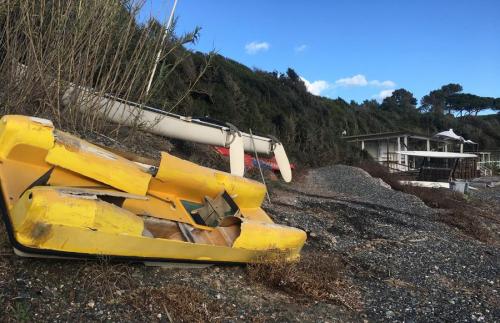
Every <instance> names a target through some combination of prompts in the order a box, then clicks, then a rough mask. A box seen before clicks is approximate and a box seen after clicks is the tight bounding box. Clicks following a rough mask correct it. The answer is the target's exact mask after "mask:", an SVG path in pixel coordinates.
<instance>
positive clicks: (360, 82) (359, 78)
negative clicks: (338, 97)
mask: <svg viewBox="0 0 500 323" xmlns="http://www.w3.org/2000/svg"><path fill="white" fill-rule="evenodd" d="M335 84H336V85H338V86H367V85H368V81H367V80H366V77H365V76H364V75H363V74H357V75H354V76H352V77H346V78H341V79H338V80H336V81H335Z"/></svg>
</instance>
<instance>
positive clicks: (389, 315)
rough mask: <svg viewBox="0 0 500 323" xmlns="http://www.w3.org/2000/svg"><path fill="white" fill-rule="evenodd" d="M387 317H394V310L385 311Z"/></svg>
mask: <svg viewBox="0 0 500 323" xmlns="http://www.w3.org/2000/svg"><path fill="white" fill-rule="evenodd" d="M385 317H387V318H388V319H390V318H393V317H394V312H393V311H390V310H389V311H387V312H385Z"/></svg>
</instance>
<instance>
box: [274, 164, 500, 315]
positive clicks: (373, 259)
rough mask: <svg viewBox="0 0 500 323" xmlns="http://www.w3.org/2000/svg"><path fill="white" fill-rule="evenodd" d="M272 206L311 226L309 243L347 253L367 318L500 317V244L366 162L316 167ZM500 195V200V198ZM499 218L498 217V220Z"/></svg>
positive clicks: (284, 217) (281, 216)
mask: <svg viewBox="0 0 500 323" xmlns="http://www.w3.org/2000/svg"><path fill="white" fill-rule="evenodd" d="M274 201H275V203H274V205H273V206H272V207H270V208H269V209H268V211H269V212H270V213H271V214H273V216H275V217H276V218H277V220H278V222H281V221H283V222H285V223H287V224H289V225H292V226H297V227H301V228H303V229H304V230H306V231H307V232H308V233H309V241H308V243H307V247H306V249H307V248H310V249H311V250H331V251H332V252H336V253H341V254H342V255H344V257H345V259H346V261H347V262H348V263H349V264H350V266H351V269H352V271H351V275H352V277H351V278H352V279H353V281H354V282H355V285H356V288H357V289H359V290H361V291H362V294H363V297H364V304H365V308H364V311H363V313H361V314H360V318H364V317H367V318H369V319H372V320H377V321H386V320H389V321H393V320H394V321H410V322H411V321H434V320H438V321H439V320H441V321H495V320H496V319H498V317H500V311H499V308H500V297H499V294H498V293H499V277H500V275H499V268H500V266H499V265H500V252H499V249H498V244H494V245H491V244H484V243H481V242H479V241H477V240H474V239H472V238H470V237H468V236H465V235H463V234H462V233H461V232H460V231H458V230H457V229H456V228H453V227H449V226H447V225H445V224H443V223H441V222H440V221H437V219H438V218H439V212H440V211H438V210H435V209H431V208H429V207H427V206H426V205H425V204H424V203H423V202H422V201H420V200H419V199H418V198H417V197H415V196H413V195H408V194H405V193H401V192H397V191H394V190H392V189H388V188H386V187H384V186H382V185H380V182H379V180H378V179H374V178H371V177H369V175H368V176H367V174H366V173H365V172H364V171H363V170H361V169H358V168H354V167H349V166H343V165H336V166H332V167H324V168H319V169H315V170H312V171H310V172H309V173H308V175H307V176H306V178H305V180H304V181H303V182H302V183H300V184H299V185H296V186H295V187H293V188H288V189H286V192H275V195H274ZM499 202H500V200H497V201H496V203H497V204H498V203H499ZM498 220H499V219H497V221H498Z"/></svg>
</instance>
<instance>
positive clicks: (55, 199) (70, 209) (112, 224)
mask: <svg viewBox="0 0 500 323" xmlns="http://www.w3.org/2000/svg"><path fill="white" fill-rule="evenodd" d="M11 213H12V220H13V225H14V227H15V228H16V229H15V231H16V235H17V238H18V240H19V242H21V243H22V244H24V245H26V246H39V247H41V248H43V245H44V244H45V243H46V242H47V240H50V239H51V238H49V237H53V235H52V233H51V232H50V231H51V229H50V228H47V229H46V231H47V232H44V233H43V234H40V232H35V231H36V230H37V228H38V227H40V226H42V227H43V225H44V224H45V225H49V226H61V227H72V228H78V229H81V230H91V231H92V230H97V231H100V232H103V233H108V234H125V235H136V236H140V235H141V234H142V232H143V230H144V223H143V221H142V220H141V219H140V218H139V217H138V216H136V215H135V214H133V213H131V212H128V211H126V210H124V209H122V208H119V207H117V206H115V205H113V204H109V203H106V202H103V201H101V200H98V199H95V198H82V197H75V196H73V195H70V194H64V193H61V192H59V190H58V188H53V187H37V188H33V189H31V190H29V191H27V192H26V193H24V194H23V196H22V198H21V199H20V200H19V201H18V202H17V203H16V205H15V206H14V208H13V209H12V211H11ZM67 238H68V239H70V238H71V237H70V236H68V237H67Z"/></svg>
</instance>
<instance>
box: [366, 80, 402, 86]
mask: <svg viewBox="0 0 500 323" xmlns="http://www.w3.org/2000/svg"><path fill="white" fill-rule="evenodd" d="M370 84H371V85H373V86H378V87H395V86H396V83H394V82H393V81H389V80H387V81H379V80H373V81H370Z"/></svg>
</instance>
